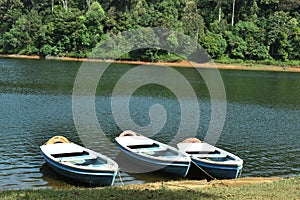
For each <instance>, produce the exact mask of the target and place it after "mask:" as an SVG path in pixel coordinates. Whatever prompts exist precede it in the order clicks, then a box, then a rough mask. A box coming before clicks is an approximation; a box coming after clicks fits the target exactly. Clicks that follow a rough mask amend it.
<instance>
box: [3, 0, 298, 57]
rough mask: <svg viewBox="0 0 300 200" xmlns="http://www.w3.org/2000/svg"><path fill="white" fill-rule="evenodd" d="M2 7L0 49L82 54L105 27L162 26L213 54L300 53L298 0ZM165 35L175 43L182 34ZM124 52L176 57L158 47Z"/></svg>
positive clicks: (7, 2)
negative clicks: (187, 37) (189, 39)
mask: <svg viewBox="0 0 300 200" xmlns="http://www.w3.org/2000/svg"><path fill="white" fill-rule="evenodd" d="M233 5H234V9H233ZM0 8H1V9H0V20H1V23H0V32H1V35H0V53H2V54H6V53H8V54H25V55H40V56H49V55H52V56H72V57H86V56H88V53H89V52H91V50H92V49H93V48H95V47H96V45H97V44H99V43H101V42H102V41H104V40H105V39H107V38H108V36H110V35H116V34H118V33H120V32H123V31H126V30H131V29H137V28H140V27H163V28H167V29H171V30H174V31H176V32H179V33H183V34H185V35H188V36H190V37H191V38H193V39H194V40H195V41H197V42H198V43H199V44H200V45H201V46H203V47H204V48H205V49H206V50H207V52H208V53H209V55H210V56H211V57H212V58H214V59H220V60H231V59H238V60H264V61H265V62H268V61H270V62H271V61H274V60H276V61H289V60H300V53H299V52H300V25H299V22H300V14H299V10H300V1H299V0H280V1H279V0H247V1H245V0H232V1H222V0H214V1H213V0H211V1H210V0H155V1H154V0H148V1H146V0H114V1H113V0H98V1H96V0H86V1H79V0H60V1H55V0H51V1H41V0H31V1H27V0H0ZM233 11H234V12H233ZM233 13H234V14H233ZM147 34H155V33H151V32H149V33H146V36H147ZM137 37H138V36H137ZM159 37H160V36H157V40H158V41H157V42H159V40H162V38H159ZM153 38H155V37H151V39H153ZM139 39H141V38H139ZM163 40H165V41H166V42H168V44H169V45H170V46H172V47H174V48H176V47H177V46H178V45H180V44H179V43H178V41H179V40H182V38H181V39H180V38H177V36H174V35H172V34H170V35H167V36H164V37H163ZM139 42H140V43H141V46H143V45H145V46H146V45H147V43H149V42H150V41H147V38H145V37H144V38H142V39H141V41H139ZM151 42H154V43H155V42H156V41H151ZM110 45H116V44H110ZM108 58H109V56H108ZM123 58H124V59H135V60H151V61H157V60H163V59H167V60H176V59H180V58H176V56H174V55H173V54H170V52H167V51H163V50H161V49H157V48H153V49H150V48H148V49H139V50H135V51H133V52H131V53H128V54H126V55H123Z"/></svg>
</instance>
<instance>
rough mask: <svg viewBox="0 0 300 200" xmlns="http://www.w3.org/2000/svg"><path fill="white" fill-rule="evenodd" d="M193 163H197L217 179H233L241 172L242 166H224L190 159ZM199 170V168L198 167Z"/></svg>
mask: <svg viewBox="0 0 300 200" xmlns="http://www.w3.org/2000/svg"><path fill="white" fill-rule="evenodd" d="M192 161H193V162H194V163H195V165H198V166H199V167H201V168H202V169H203V170H205V171H206V172H207V173H208V174H209V175H211V176H212V177H214V178H217V179H234V178H238V176H239V175H240V173H241V170H242V166H226V165H214V164H208V163H204V162H201V161H198V160H195V159H192ZM199 170H200V169H199Z"/></svg>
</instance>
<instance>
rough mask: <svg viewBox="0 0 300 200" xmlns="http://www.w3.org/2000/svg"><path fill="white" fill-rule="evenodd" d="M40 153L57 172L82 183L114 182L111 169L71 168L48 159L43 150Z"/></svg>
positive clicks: (104, 184) (103, 184) (102, 184)
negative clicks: (100, 170)
mask: <svg viewBox="0 0 300 200" xmlns="http://www.w3.org/2000/svg"><path fill="white" fill-rule="evenodd" d="M42 155H43V157H44V158H45V160H46V162H47V163H48V165H49V166H50V167H51V168H52V169H53V170H54V171H56V172H57V173H58V174H60V175H62V176H64V177H67V178H70V179H73V180H76V181H78V182H81V183H84V184H88V185H99V186H111V185H112V184H113V183H114V180H115V177H116V174H117V173H116V172H115V173H114V172H111V171H107V172H105V171H103V172H97V171H92V170H80V169H76V168H72V167H69V166H66V165H62V164H60V163H58V162H55V161H53V160H51V159H49V158H48V157H47V156H46V155H45V154H44V153H43V152H42Z"/></svg>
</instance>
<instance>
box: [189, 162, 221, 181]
mask: <svg viewBox="0 0 300 200" xmlns="http://www.w3.org/2000/svg"><path fill="white" fill-rule="evenodd" d="M192 163H194V164H195V165H196V167H198V168H199V169H200V170H201V171H202V172H203V173H204V174H205V175H206V176H208V177H209V178H211V179H212V180H216V178H214V177H213V176H212V175H210V174H209V173H208V172H207V171H205V170H204V169H203V168H202V167H200V166H199V165H197V164H196V163H195V162H194V161H193V160H192Z"/></svg>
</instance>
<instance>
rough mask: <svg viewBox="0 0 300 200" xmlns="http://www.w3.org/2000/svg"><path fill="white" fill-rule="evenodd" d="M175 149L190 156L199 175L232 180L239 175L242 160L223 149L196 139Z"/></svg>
mask: <svg viewBox="0 0 300 200" xmlns="http://www.w3.org/2000/svg"><path fill="white" fill-rule="evenodd" d="M177 147H178V149H179V150H180V151H181V152H184V153H187V154H189V155H190V156H191V159H192V163H193V164H195V165H196V167H197V168H198V169H199V170H198V173H199V174H201V173H203V172H204V173H205V175H207V176H209V178H210V179H234V178H238V177H239V176H240V175H241V172H242V168H243V160H242V159H241V158H239V157H238V156H236V155H234V154H232V153H229V152H227V151H225V150H223V149H220V148H218V147H215V146H212V145H210V144H208V143H205V142H201V141H200V140H199V139H197V138H188V139H186V140H185V141H183V142H181V143H178V144H177Z"/></svg>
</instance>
